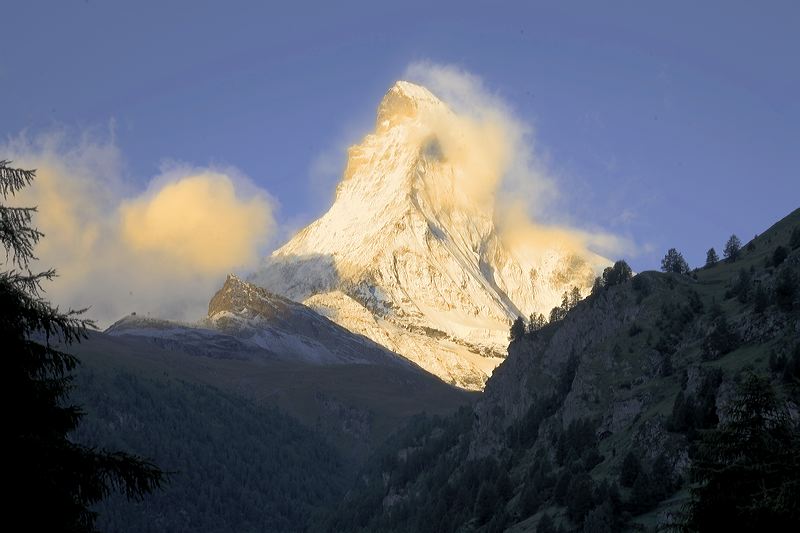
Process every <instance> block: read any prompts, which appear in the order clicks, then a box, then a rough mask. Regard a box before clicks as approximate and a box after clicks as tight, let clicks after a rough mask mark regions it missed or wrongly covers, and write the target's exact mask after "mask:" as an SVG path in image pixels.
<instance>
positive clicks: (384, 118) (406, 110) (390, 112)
mask: <svg viewBox="0 0 800 533" xmlns="http://www.w3.org/2000/svg"><path fill="white" fill-rule="evenodd" d="M445 108H446V106H445V104H444V103H443V102H442V101H441V100H439V99H438V98H437V97H436V96H434V95H433V93H432V92H430V91H429V90H428V89H426V88H425V87H423V86H421V85H416V84H414V83H411V82H408V81H402V80H401V81H398V82H396V83H395V84H394V85H393V86H392V88H391V89H389V90H388V91H387V92H386V94H385V95H384V97H383V100H381V103H380V105H379V106H378V116H377V120H376V129H377V130H378V131H379V132H380V131H385V130H387V129H389V128H391V127H392V126H394V125H397V124H399V123H402V122H403V121H404V120H407V119H413V118H415V117H417V116H418V115H419V113H420V112H423V111H431V110H437V109H445Z"/></svg>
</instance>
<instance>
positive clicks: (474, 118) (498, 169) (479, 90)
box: [403, 61, 636, 259]
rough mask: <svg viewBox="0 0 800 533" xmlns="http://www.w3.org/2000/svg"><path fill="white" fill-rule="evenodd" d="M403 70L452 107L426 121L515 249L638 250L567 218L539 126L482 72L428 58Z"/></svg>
mask: <svg viewBox="0 0 800 533" xmlns="http://www.w3.org/2000/svg"><path fill="white" fill-rule="evenodd" d="M403 77H404V79H407V80H408V81H411V82H414V83H418V84H420V85H423V86H425V87H426V88H428V89H429V90H430V91H431V92H433V94H435V95H436V96H437V97H439V98H440V99H441V100H442V101H443V102H445V103H446V104H447V105H448V107H450V108H451V109H452V110H453V111H454V113H447V114H436V115H435V116H432V117H430V119H429V124H428V125H429V126H430V128H431V129H432V130H433V133H434V134H435V135H436V137H437V139H438V140H439V143H440V145H441V148H442V152H443V153H444V155H445V156H446V157H447V159H448V161H449V162H451V163H453V164H454V166H455V167H457V168H460V170H461V171H460V173H459V185H460V187H462V188H463V189H464V190H465V191H466V192H467V194H469V195H470V196H472V198H473V200H477V201H488V202H490V203H491V204H492V207H493V210H494V214H495V221H496V223H497V227H498V229H499V230H500V232H501V234H502V235H503V236H504V238H505V239H506V240H508V241H509V244H511V245H512V246H513V248H514V249H515V250H517V251H518V252H520V253H522V254H525V253H527V252H530V253H534V254H535V252H536V249H541V248H542V247H558V248H562V249H567V250H570V251H573V252H576V253H578V254H580V255H583V256H584V257H593V256H594V254H595V253H596V254H600V255H601V256H606V257H612V258H613V257H617V256H619V255H622V254H631V253H635V248H636V247H635V245H634V244H633V243H632V242H631V241H630V240H628V239H626V238H623V237H620V236H617V235H613V234H611V233H608V232H604V231H591V230H586V229H578V227H577V226H579V224H578V225H576V224H570V223H565V222H564V220H565V219H566V217H565V216H564V210H563V209H560V207H561V206H562V205H563V204H564V197H565V195H563V194H562V193H561V191H560V190H559V188H558V178H557V176H555V175H554V174H553V173H552V172H551V171H550V170H549V169H548V168H547V165H546V164H545V163H544V161H543V158H542V157H541V155H540V154H539V153H538V152H537V150H536V143H535V137H534V131H533V128H532V127H531V126H530V125H529V124H528V123H526V122H525V121H523V120H521V119H520V118H519V117H518V116H517V115H516V114H515V112H514V110H513V109H512V108H511V107H510V106H509V105H507V104H506V103H505V102H504V101H503V99H501V98H500V97H498V96H497V95H495V94H493V93H491V92H490V91H489V90H488V89H487V88H486V86H485V84H484V83H483V81H482V80H481V78H479V77H478V76H475V75H474V74H471V73H469V72H467V71H465V70H462V69H459V68H458V67H455V66H452V65H441V64H436V63H432V62H427V61H423V62H416V63H412V64H411V65H409V66H408V67H407V69H406V71H405V73H404V75H403ZM545 221H547V222H545ZM526 248H527V249H528V250H526ZM596 259H599V258H596Z"/></svg>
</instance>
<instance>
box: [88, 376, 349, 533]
mask: <svg viewBox="0 0 800 533" xmlns="http://www.w3.org/2000/svg"><path fill="white" fill-rule="evenodd" d="M76 385H77V387H76V394H75V395H74V399H75V400H76V401H78V402H80V403H81V404H82V405H85V406H86V408H87V416H86V421H85V423H84V424H82V425H81V426H80V428H79V430H78V431H76V432H75V433H74V435H73V438H74V439H76V440H78V441H80V442H86V443H91V444H95V445H103V446H111V447H115V448H122V449H125V450H129V451H131V452H134V453H142V454H148V455H149V456H150V457H152V458H153V460H154V461H156V462H157V463H158V464H159V465H160V466H161V467H162V468H163V469H165V470H167V471H169V472H170V480H169V484H168V485H167V486H166V487H164V488H163V489H162V490H160V491H158V492H157V493H155V494H153V495H151V496H149V497H148V498H147V499H145V500H144V501H142V502H139V503H130V502H128V501H126V500H125V499H124V498H121V497H119V496H113V497H111V498H109V499H107V500H105V501H104V502H103V503H102V504H101V505H99V506H98V507H97V508H96V510H97V511H98V513H99V520H98V524H97V525H98V527H99V528H100V529H101V530H104V531H137V532H148V531H152V532H156V531H159V532H160V531H207V532H214V531H242V532H248V531H252V532H256V531H300V530H302V529H303V528H304V525H305V524H306V522H307V521H308V519H309V517H310V516H311V514H312V513H313V512H314V511H315V510H316V509H318V508H319V507H320V506H321V505H323V504H324V503H327V502H329V501H330V500H331V499H332V498H335V497H337V496H339V495H340V493H341V491H342V488H343V486H344V483H345V481H346V480H347V479H349V472H348V470H347V468H348V467H349V465H346V464H345V461H344V459H343V458H342V457H341V454H340V453H339V452H338V451H337V450H336V449H335V448H334V447H333V446H332V445H330V444H329V443H327V442H326V441H325V440H324V439H323V437H322V436H321V435H320V434H318V433H316V432H314V431H312V430H310V429H308V428H306V427H305V426H303V425H302V424H300V423H299V422H297V421H296V420H295V419H293V418H291V417H289V416H288V415H285V414H282V413H281V412H279V411H278V410H277V409H275V408H271V407H263V406H259V405H257V404H255V403H254V402H253V401H251V400H248V399H245V398H242V397H241V396H237V395H232V394H227V393H223V392H221V391H220V390H219V389H216V388H214V387H211V386H209V385H203V384H197V383H190V382H187V381H184V380H181V379H176V378H171V377H168V376H164V375H162V376H160V377H146V376H142V375H136V374H133V373H130V372H128V371H125V370H122V369H112V368H102V367H99V368H97V367H95V368H94V369H88V368H87V369H84V370H83V371H81V372H80V374H79V379H77V380H76Z"/></svg>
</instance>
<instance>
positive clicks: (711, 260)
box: [706, 248, 719, 268]
mask: <svg viewBox="0 0 800 533" xmlns="http://www.w3.org/2000/svg"><path fill="white" fill-rule="evenodd" d="M718 261H719V256H718V255H717V251H716V250H715V249H713V248H709V249H708V252H706V268H710V267H712V266H714V265H716V264H717V262H718Z"/></svg>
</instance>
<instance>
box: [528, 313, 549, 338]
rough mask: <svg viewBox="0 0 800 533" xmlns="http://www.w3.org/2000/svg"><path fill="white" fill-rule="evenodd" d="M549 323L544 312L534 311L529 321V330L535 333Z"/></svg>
mask: <svg viewBox="0 0 800 533" xmlns="http://www.w3.org/2000/svg"><path fill="white" fill-rule="evenodd" d="M546 325H547V319H546V318H545V317H544V315H543V314H542V313H532V314H531V317H530V322H529V323H528V332H529V333H535V332H537V331H539V330H540V329H542V328H543V327H545V326H546Z"/></svg>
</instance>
